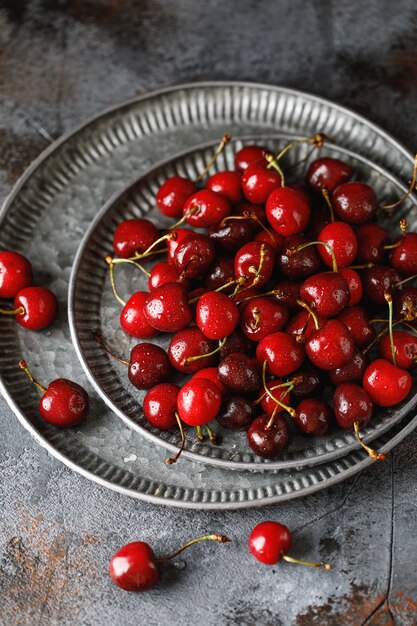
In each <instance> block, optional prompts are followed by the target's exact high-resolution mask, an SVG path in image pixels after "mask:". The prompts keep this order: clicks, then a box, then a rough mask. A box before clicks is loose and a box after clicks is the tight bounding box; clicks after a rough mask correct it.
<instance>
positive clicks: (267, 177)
mask: <svg viewBox="0 0 417 626" xmlns="http://www.w3.org/2000/svg"><path fill="white" fill-rule="evenodd" d="M278 187H281V176H280V175H279V174H278V172H276V171H275V170H274V169H272V168H268V162H267V161H266V160H265V158H263V157H262V158H261V159H259V160H258V161H255V162H254V163H252V164H251V165H250V166H249V167H248V168H247V169H246V170H245V171H244V173H243V176H242V191H243V193H244V196H245V198H246V199H247V200H249V202H253V203H254V204H264V203H265V202H266V201H267V199H268V196H269V194H270V193H271V192H272V191H274V189H278Z"/></svg>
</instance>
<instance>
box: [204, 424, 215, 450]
mask: <svg viewBox="0 0 417 626" xmlns="http://www.w3.org/2000/svg"><path fill="white" fill-rule="evenodd" d="M206 431H207V434H208V438H209V439H210V443H211V444H212V445H213V446H215V445H216V444H217V439H216V435H215V434H214V432H213V431H212V430H211V428H210V426H207V424H206Z"/></svg>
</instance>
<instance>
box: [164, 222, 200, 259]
mask: <svg viewBox="0 0 417 626" xmlns="http://www.w3.org/2000/svg"><path fill="white" fill-rule="evenodd" d="M172 233H173V237H172V238H171V239H167V241H166V244H167V247H168V252H167V258H168V263H172V264H175V252H176V250H177V248H178V246H179V245H180V243H181V242H182V240H183V239H185V237H188V235H193V234H194V231H193V230H190V229H189V228H176V229H175V230H173V231H172Z"/></svg>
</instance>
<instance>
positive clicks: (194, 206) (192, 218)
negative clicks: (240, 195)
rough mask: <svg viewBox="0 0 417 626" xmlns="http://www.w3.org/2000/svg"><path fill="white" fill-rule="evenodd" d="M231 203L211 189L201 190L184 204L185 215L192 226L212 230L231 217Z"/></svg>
mask: <svg viewBox="0 0 417 626" xmlns="http://www.w3.org/2000/svg"><path fill="white" fill-rule="evenodd" d="M230 212H231V205H230V201H229V200H228V199H227V198H226V197H225V196H222V195H221V194H220V193H216V192H215V191H211V190H210V189H200V190H199V191H196V193H194V194H193V195H192V196H190V197H189V198H188V200H187V201H186V203H185V204H184V209H183V215H184V217H185V218H186V221H187V223H188V224H190V226H194V227H195V228H210V226H213V224H216V223H217V222H220V221H221V220H222V219H223V218H225V217H227V216H228V215H230Z"/></svg>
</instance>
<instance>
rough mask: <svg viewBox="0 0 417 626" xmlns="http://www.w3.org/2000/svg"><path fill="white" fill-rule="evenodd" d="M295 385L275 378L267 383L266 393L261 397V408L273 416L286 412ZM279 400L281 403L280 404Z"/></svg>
mask: <svg viewBox="0 0 417 626" xmlns="http://www.w3.org/2000/svg"><path fill="white" fill-rule="evenodd" d="M293 386H294V385H292V384H291V383H284V382H282V380H280V379H279V378H274V379H273V380H269V381H268V382H266V384H265V387H264V390H265V391H264V393H263V394H262V395H261V396H260V400H261V407H262V410H263V411H264V413H268V415H272V414H273V413H274V414H276V413H281V412H282V411H285V408H284V406H282V405H288V403H289V401H290V396H291V389H290V387H291V388H292V387H293ZM277 400H278V401H279V402H280V403H281V404H278V402H277Z"/></svg>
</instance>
